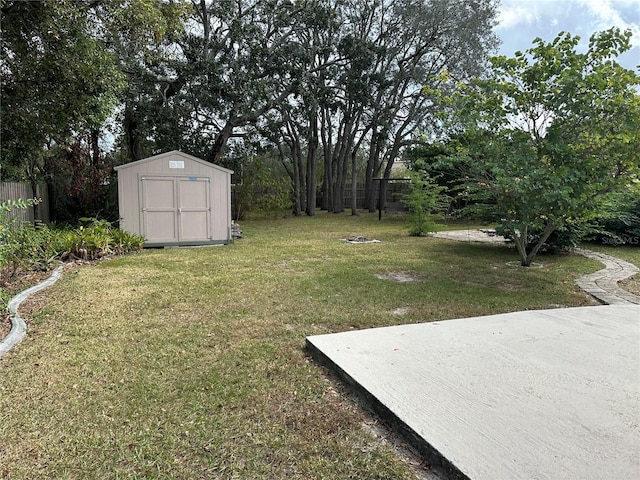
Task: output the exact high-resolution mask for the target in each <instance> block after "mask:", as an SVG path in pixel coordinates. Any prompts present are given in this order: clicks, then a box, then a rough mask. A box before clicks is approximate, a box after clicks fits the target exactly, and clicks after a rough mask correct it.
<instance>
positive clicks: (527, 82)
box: [446, 28, 640, 266]
mask: <svg viewBox="0 0 640 480" xmlns="http://www.w3.org/2000/svg"><path fill="white" fill-rule="evenodd" d="M630 37H631V33H630V32H621V31H620V30H619V29H616V28H612V29H610V30H607V31H604V32H600V33H597V34H594V35H593V36H592V37H591V39H590V42H589V48H588V50H587V51H586V52H585V53H578V52H577V51H576V47H577V45H578V41H579V37H577V36H572V35H571V34H569V33H560V34H559V35H558V36H557V37H556V39H555V40H553V41H552V42H550V43H545V42H544V41H543V40H541V39H536V40H534V42H533V47H531V48H530V49H528V50H527V51H526V52H517V53H516V54H515V56H514V57H513V58H507V57H504V56H500V57H493V58H490V61H491V64H492V73H491V76H490V77H489V78H486V79H478V80H475V81H474V82H472V84H470V85H461V86H460V87H459V89H458V91H457V94H456V95H454V96H452V97H449V98H447V99H446V103H448V104H449V106H451V107H453V108H452V109H451V110H450V111H449V114H448V121H449V125H450V126H451V127H452V131H453V132H457V133H458V134H461V133H462V134H461V135H460V136H459V137H458V139H461V140H460V144H459V148H458V158H459V159H462V160H464V163H465V165H466V166H467V174H468V175H469V176H470V179H471V181H470V182H469V183H468V185H467V186H468V188H470V189H471V190H473V191H474V192H475V193H476V194H479V195H480V196H482V197H484V199H485V200H488V201H489V203H490V204H491V212H492V214H493V218H494V220H496V221H497V222H499V223H500V224H501V225H502V227H503V228H504V229H505V230H506V231H508V232H510V233H511V235H512V237H513V240H514V241H515V244H516V246H517V248H518V252H519V254H520V258H521V263H522V265H525V266H527V265H530V264H531V261H532V260H533V258H534V257H535V255H536V254H537V252H538V251H539V249H540V247H541V246H542V245H543V244H544V242H545V241H546V240H547V239H548V237H549V235H551V234H552V233H553V232H554V231H556V230H558V229H563V228H566V227H567V226H568V225H571V224H572V223H576V222H581V221H585V220H588V219H589V217H590V216H591V215H593V214H594V213H595V212H597V211H598V209H599V208H600V202H601V200H602V198H603V196H604V195H606V194H607V193H610V192H612V191H616V190H619V189H622V188H625V185H629V184H631V183H633V182H637V181H638V165H639V162H640V148H639V145H640V96H639V94H638V87H639V86H640V77H639V76H638V75H637V74H636V73H635V72H633V71H631V70H627V69H624V68H622V67H621V66H620V65H619V64H618V63H616V61H615V58H616V56H617V55H619V54H620V53H622V52H624V51H626V50H628V49H629V48H630Z"/></svg>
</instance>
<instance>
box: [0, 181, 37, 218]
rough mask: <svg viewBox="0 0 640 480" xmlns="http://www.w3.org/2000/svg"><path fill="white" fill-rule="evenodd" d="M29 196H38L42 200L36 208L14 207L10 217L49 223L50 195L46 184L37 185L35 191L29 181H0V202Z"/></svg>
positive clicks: (24, 198)
mask: <svg viewBox="0 0 640 480" xmlns="http://www.w3.org/2000/svg"><path fill="white" fill-rule="evenodd" d="M29 198H38V199H40V200H41V201H40V203H39V204H38V205H36V206H35V207H34V208H27V209H14V210H13V211H11V212H10V213H9V218H10V219H18V220H21V221H24V222H31V223H33V222H34V221H36V220H37V221H40V222H42V223H49V195H48V193H47V186H46V185H44V184H41V185H37V187H36V191H35V192H34V191H33V189H32V188H31V185H30V184H28V183H16V182H0V203H1V202H4V201H6V200H18V199H23V200H26V199H29Z"/></svg>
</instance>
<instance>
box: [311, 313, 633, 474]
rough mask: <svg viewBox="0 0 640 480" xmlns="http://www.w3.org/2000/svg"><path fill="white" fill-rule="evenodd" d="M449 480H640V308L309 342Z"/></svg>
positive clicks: (484, 320)
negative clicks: (457, 479) (450, 479)
mask: <svg viewBox="0 0 640 480" xmlns="http://www.w3.org/2000/svg"><path fill="white" fill-rule="evenodd" d="M307 345H308V348H309V350H310V351H311V352H312V354H313V355H314V356H315V357H316V358H317V359H318V360H320V361H322V362H324V363H325V364H326V365H328V366H329V367H331V368H333V369H334V370H336V371H337V372H338V373H339V374H341V375H342V377H343V378H344V379H345V380H346V381H348V382H350V383H351V384H352V385H353V386H354V387H355V388H356V389H357V390H358V391H359V392H360V393H361V394H362V395H364V397H365V398H366V399H367V400H368V401H369V403H370V404H371V406H372V407H373V408H374V410H375V411H376V412H377V413H378V414H380V415H381V416H382V417H383V418H384V419H386V420H387V421H389V422H390V423H392V424H394V425H395V426H396V427H397V428H398V429H399V430H400V431H401V432H402V433H404V435H405V437H406V438H407V439H408V440H409V441H410V442H411V443H412V444H413V445H414V447H416V448H417V449H418V450H419V451H420V453H421V454H422V455H424V456H425V457H426V458H427V459H428V460H429V461H430V462H431V463H432V464H433V465H434V466H436V467H438V468H439V469H440V470H441V471H442V472H443V473H444V475H445V476H446V477H449V478H469V479H473V480H482V479H487V480H497V479H505V480H515V479H527V480H528V479H554V480H556V479H581V480H585V479H594V480H595V479H598V480H601V479H605V478H606V479H620V480H622V479H637V478H640V427H639V426H640V397H639V394H640V390H639V389H640V306H637V305H611V306H593V307H578V308H568V309H553V310H541V311H525V312H517V313H510V314H501V315H490V316H486V317H476V318H466V319H459V320H447V321H440V322H433V323H423V324H414V325H402V326H395V327H386V328H377V329H370V330H362V331H353V332H344V333H337V334H329V335H319V336H312V337H308V338H307Z"/></svg>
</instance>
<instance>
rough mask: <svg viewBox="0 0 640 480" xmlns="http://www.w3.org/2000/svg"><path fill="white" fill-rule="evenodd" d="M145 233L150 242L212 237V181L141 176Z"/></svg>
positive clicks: (143, 228)
mask: <svg viewBox="0 0 640 480" xmlns="http://www.w3.org/2000/svg"><path fill="white" fill-rule="evenodd" d="M140 180H141V182H140V183H141V190H142V193H141V197H142V198H141V200H142V201H141V205H142V216H141V220H142V232H143V235H144V237H145V239H146V242H147V243H154V242H200V241H207V240H210V238H211V178H209V177H162V176H146V175H145V176H144V177H141V179H140Z"/></svg>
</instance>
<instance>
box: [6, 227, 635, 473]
mask: <svg viewBox="0 0 640 480" xmlns="http://www.w3.org/2000/svg"><path fill="white" fill-rule="evenodd" d="M242 228H243V230H244V233H245V238H244V239H242V240H238V241H236V242H235V243H234V244H233V245H230V246H227V247H216V248H189V249H186V248H185V249H166V250H148V251H145V252H144V253H142V254H139V255H134V256H129V257H124V258H119V259H113V260H108V261H104V262H102V263H99V264H97V265H87V266H82V267H79V268H74V269H72V270H69V271H67V272H66V273H65V275H64V277H63V279H62V280H61V281H60V282H58V283H57V284H56V285H54V286H53V287H51V288H50V289H49V290H48V291H46V293H45V295H46V297H47V299H48V300H47V302H46V304H45V307H44V308H43V309H42V310H41V311H40V312H39V313H37V314H36V315H35V316H34V318H33V319H32V321H31V322H30V325H29V334H28V337H27V338H26V339H25V341H24V342H23V343H22V344H20V345H19V346H18V347H17V348H16V349H14V350H13V351H12V352H10V353H9V354H8V355H7V356H5V357H4V358H3V359H2V360H1V361H0V478H4V477H6V478H10V479H33V478H39V479H42V478H55V479H76V478H77V479H83V478H134V479H135V478H180V479H195V478H224V479H263V478H264V479H280V478H286V479H346V478H358V479H400V478H402V479H409V478H415V475H416V471H415V469H414V467H412V466H411V465H410V462H408V461H407V460H406V459H405V458H403V456H401V455H399V454H398V452H397V449H396V448H395V447H394V446H393V445H392V444H391V443H389V442H388V441H386V440H384V439H381V438H380V437H379V436H377V435H376V434H375V433H374V430H373V429H372V428H370V426H369V425H368V424H370V423H371V421H372V420H371V419H370V418H368V417H367V415H366V413H364V412H363V410H362V409H361V408H360V407H359V406H358V405H357V404H356V403H355V402H354V401H353V400H352V399H351V398H350V396H349V395H348V394H346V392H343V391H341V387H340V386H339V384H338V383H336V382H334V381H333V380H332V379H331V378H330V377H328V375H327V372H325V371H324V370H323V369H322V368H321V367H319V366H317V365H316V364H314V363H313V362H311V361H310V359H309V358H308V356H307V354H306V352H305V350H304V339H305V336H307V335H313V334H321V333H328V332H338V331H344V330H349V329H354V328H368V327H376V326H382V325H391V324H398V323H408V322H423V321H432V320H441V319H447V318H456V317H463V316H475V315H486V314H492V313H499V312H508V311H514V310H522V309H540V308H551V307H557V306H578V305H585V304H591V301H590V299H589V298H588V297H587V296H586V295H584V294H583V293H581V292H580V291H578V290H577V288H576V287H575V285H574V279H575V278H576V277H577V276H579V275H581V274H584V273H588V272H593V271H595V270H598V269H599V268H600V266H601V265H600V264H599V263H598V262H596V261H593V260H589V259H586V258H582V257H579V256H555V257H540V258H539V259H538V261H539V264H538V265H537V266H536V267H533V268H529V269H524V268H521V267H518V266H517V264H518V262H517V255H516V254H515V252H514V251H512V250H510V249H509V248H507V247H504V246H501V245H480V244H463V243H455V242H449V241H445V240H438V239H433V238H414V237H409V236H407V234H406V231H407V230H406V226H405V224H404V223H403V219H402V217H399V216H387V217H385V218H383V220H382V222H378V220H377V215H375V214H373V215H361V216H359V217H356V218H351V217H350V216H349V215H328V214H320V215H319V216H318V217H316V218H292V219H280V220H269V221H251V222H246V223H243V224H242ZM350 235H364V236H366V237H368V238H377V239H379V240H382V243H378V244H347V243H344V242H341V241H340V239H341V238H346V237H348V236H350ZM616 251H618V250H616ZM635 258H636V260H637V257H635ZM397 272H404V273H406V274H410V275H411V276H413V277H414V278H416V279H418V281H413V282H406V283H398V282H394V281H392V280H385V279H381V278H378V277H377V276H376V275H382V274H390V273H397ZM479 321H481V320H479Z"/></svg>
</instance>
